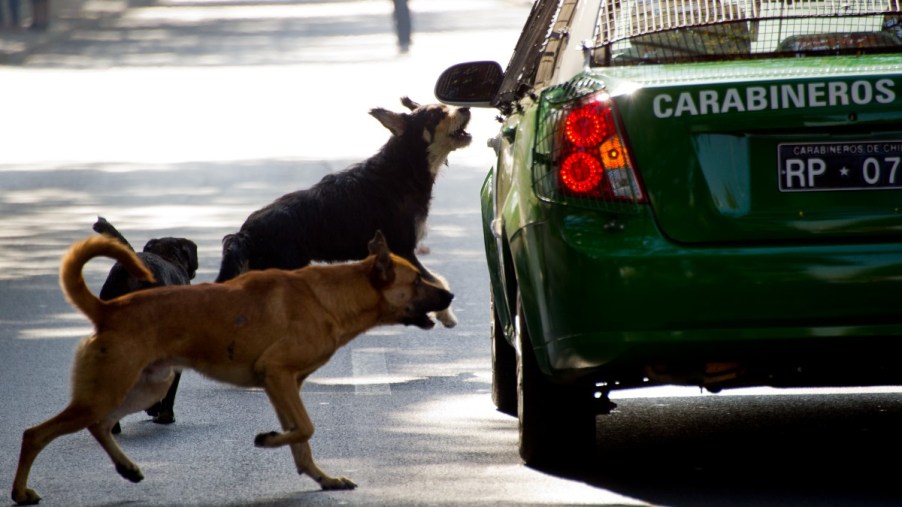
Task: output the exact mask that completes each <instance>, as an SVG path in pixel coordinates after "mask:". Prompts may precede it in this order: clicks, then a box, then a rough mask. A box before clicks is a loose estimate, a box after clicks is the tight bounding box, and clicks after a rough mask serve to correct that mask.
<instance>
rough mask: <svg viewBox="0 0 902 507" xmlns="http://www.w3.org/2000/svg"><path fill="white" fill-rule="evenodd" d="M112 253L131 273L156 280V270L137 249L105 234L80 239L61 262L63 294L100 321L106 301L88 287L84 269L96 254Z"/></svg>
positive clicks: (107, 254)
mask: <svg viewBox="0 0 902 507" xmlns="http://www.w3.org/2000/svg"><path fill="white" fill-rule="evenodd" d="M100 256H102V257H109V258H111V259H114V260H116V261H117V262H119V264H121V265H122V266H124V267H125V269H126V270H128V272H129V273H131V275H132V276H134V277H136V278H139V279H141V280H146V281H148V282H153V281H154V277H153V273H151V272H150V270H149V269H147V267H146V266H145V265H144V263H143V262H141V259H139V258H138V256H137V255H136V254H135V252H134V251H132V250H131V249H129V248H128V247H127V246H125V245H123V244H122V243H120V242H119V240H117V239H114V238H111V237H109V236H106V235H101V236H94V237H91V238H88V239H85V240H82V241H79V242H77V243H75V244H74V245H72V247H71V248H69V251H68V252H67V253H66V255H65V256H64V257H63V262H62V265H61V266H60V286H61V287H62V289H63V294H65V295H66V299H68V300H69V302H70V303H72V304H73V305H74V306H75V307H76V308H78V309H79V310H81V311H82V313H84V314H85V315H86V316H87V317H88V318H89V319H91V322H93V323H94V324H97V321H98V320H99V319H100V312H101V307H102V306H103V305H104V303H103V302H102V301H101V300H100V299H99V298H98V297H97V296H95V295H94V294H92V293H91V291H90V290H89V289H88V285H87V284H86V283H85V277H84V275H83V274H82V269H83V268H84V266H85V264H87V263H88V261H89V260H91V259H93V258H94V257H100Z"/></svg>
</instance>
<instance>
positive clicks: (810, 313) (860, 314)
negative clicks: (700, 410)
mask: <svg viewBox="0 0 902 507" xmlns="http://www.w3.org/2000/svg"><path fill="white" fill-rule="evenodd" d="M662 67H664V66H656V65H648V66H641V67H640V66H633V67H610V68H595V69H591V70H587V71H586V72H587V73H588V74H590V75H591V76H592V77H593V78H596V79H598V80H599V81H600V82H601V83H603V84H604V91H605V92H606V93H607V94H609V95H610V97H611V99H612V101H613V104H614V108H615V116H616V117H617V119H618V124H619V126H620V129H621V130H620V132H621V134H622V135H623V137H624V138H625V140H626V145H627V149H628V150H629V152H630V154H631V156H632V157H633V162H634V167H635V169H636V172H637V174H638V177H639V179H640V180H641V182H642V187H643V189H644V191H645V192H646V198H647V201H648V202H647V203H643V204H639V205H637V206H636V207H635V209H633V210H632V211H630V212H622V213H621V212H617V211H605V210H592V209H586V208H580V207H574V206H567V205H563V204H560V203H555V202H549V201H548V200H543V199H540V198H539V197H538V196H537V195H536V193H535V191H534V179H535V178H534V172H533V171H534V168H533V164H534V160H533V159H534V156H535V154H534V146H535V144H536V142H535V141H536V139H535V138H536V135H537V134H536V132H537V127H538V124H539V123H540V122H541V121H542V118H540V117H539V116H540V114H541V113H540V107H539V103H538V101H536V102H531V103H529V102H527V103H525V105H524V107H522V109H521V110H520V111H519V112H516V113H514V114H512V115H510V116H508V117H507V118H506V120H505V124H504V125H503V126H502V130H501V132H502V134H501V135H499V137H498V139H497V142H498V143H499V145H500V146H499V148H498V152H499V157H498V163H497V166H496V167H495V168H494V169H493V171H492V172H491V173H490V174H489V176H488V177H487V178H486V180H485V183H484V185H483V188H482V192H481V200H482V203H481V205H482V215H483V228H484V234H485V245H486V254H487V260H488V263H489V272H490V274H491V279H490V283H491V290H492V297H493V300H494V301H495V308H496V310H495V311H496V318H497V319H498V320H499V324H500V325H501V326H502V328H503V329H504V330H505V334H506V336H507V338H508V340H509V341H510V342H511V343H513V339H514V332H515V331H514V329H515V326H516V324H517V323H516V319H515V316H516V315H517V313H518V312H517V306H518V305H522V306H523V312H522V314H523V315H525V317H526V319H527V322H525V323H521V325H526V326H527V327H528V329H529V336H530V337H531V338H532V340H533V343H532V346H533V348H534V349H535V353H536V358H537V360H538V363H539V366H540V368H541V370H542V371H543V372H544V373H546V374H547V375H549V376H550V377H551V378H553V379H555V380H556V381H563V382H568V381H572V380H581V379H582V380H585V379H592V380H594V381H598V382H601V381H624V382H626V383H629V382H630V380H628V378H627V377H629V378H634V377H637V374H636V373H635V372H636V371H638V367H640V366H641V365H647V364H654V363H655V362H656V361H679V360H686V361H700V362H708V363H710V362H717V361H723V362H729V361H732V360H737V361H741V360H742V359H743V358H747V357H750V356H754V355H755V354H762V355H766V354H769V353H771V352H772V350H774V349H771V348H769V345H779V346H780V347H785V348H787V350H789V349H792V348H793V347H798V348H800V349H805V348H806V347H809V344H812V346H814V347H821V348H824V352H825V353H829V354H836V355H842V354H843V353H844V352H846V351H852V350H854V349H860V348H861V347H862V346H863V344H875V345H877V346H878V347H879V346H883V345H885V346H888V347H892V346H893V345H898V344H902V188H892V189H880V190H878V189H874V190H869V189H867V188H863V189H862V188H859V189H858V190H854V191H838V190H834V191H805V190H809V189H806V188H804V185H805V184H808V183H812V184H813V181H814V180H813V179H812V178H816V177H819V174H818V173H817V171H816V170H812V169H811V168H806V167H805V166H804V164H802V165H801V166H800V167H802V169H800V172H798V173H792V174H789V173H787V172H786V171H783V170H781V168H784V169H785V167H786V166H780V165H778V150H781V148H780V147H779V146H780V145H781V144H782V145H788V146H787V147H786V148H782V149H784V150H792V149H793V147H794V146H795V145H798V146H800V147H802V148H801V149H806V148H805V147H806V146H810V145H814V144H816V143H820V144H824V143H834V144H835V145H836V146H837V149H838V150H842V149H846V150H856V149H862V150H874V151H875V157H876V158H875V160H876V162H875V164H877V165H876V166H874V167H873V168H872V169H873V170H874V171H875V172H874V174H872V176H874V177H877V176H876V171H877V170H882V174H881V176H880V177H883V178H889V172H890V171H891V170H894V167H891V165H892V162H893V161H892V160H890V161H889V162H887V161H886V160H883V159H884V158H890V159H893V158H895V157H894V156H884V157H882V158H881V153H880V150H881V148H880V145H879V144H878V143H885V144H886V145H887V146H889V145H891V144H899V143H902V57H900V56H896V55H892V56H887V55H874V56H860V57H854V56H851V57H824V58H821V57H818V58H806V59H762V60H752V61H739V62H719V63H710V64H705V63H702V64H698V63H696V64H686V65H667V66H666V69H665V68H662ZM579 77H580V76H577V77H575V78H574V79H578V78H579ZM542 93H548V90H547V89H546V90H544V91H543V92H542ZM807 149H811V148H807ZM888 149H889V151H888V152H886V153H890V155H893V153H892V147H889V148H888ZM785 153H791V151H786V152H785ZM884 155H885V153H884ZM800 160H803V161H807V160H809V158H804V157H803V158H802V159H800ZM793 167H795V166H793ZM815 169H816V168H815ZM806 170H807V171H808V172H805V171H806ZM781 178H782V181H781ZM894 178H895V183H897V184H898V183H900V182H902V166H899V167H898V174H896V175H894ZM781 185H782V186H783V187H782V188H781ZM496 210H497V215H496ZM518 299H520V300H519V301H518ZM875 350H878V349H875ZM625 371H630V372H633V373H631V374H624V373H623V372H625ZM630 375H632V376H630ZM635 382H637V383H638V382H640V381H639V380H635Z"/></svg>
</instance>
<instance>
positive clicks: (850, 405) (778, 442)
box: [539, 394, 902, 506]
mask: <svg viewBox="0 0 902 507" xmlns="http://www.w3.org/2000/svg"><path fill="white" fill-rule="evenodd" d="M743 398H744V399H742V400H741V402H733V401H731V400H728V399H722V398H719V397H711V398H701V399H687V398H677V399H659V400H657V401H658V402H659V403H654V402H653V403H652V405H651V406H648V403H647V402H643V403H642V404H641V406H640V403H637V402H636V401H626V402H622V403H620V402H619V403H620V405H621V408H620V409H618V411H617V412H615V413H614V414H613V415H611V416H602V417H600V418H599V433H598V438H599V443H598V448H597V455H596V460H595V462H594V463H592V464H590V465H589V466H587V467H585V468H566V467H564V468H539V470H540V471H543V472H545V473H549V474H552V475H555V476H558V477H562V478H568V479H573V480H579V481H583V482H585V483H587V484H590V485H592V486H595V487H599V488H605V489H609V490H611V491H614V492H617V493H620V494H623V495H626V496H630V497H633V498H637V499H642V500H645V501H648V502H651V503H653V504H657V505H671V506H680V505H723V502H724V501H725V499H730V503H731V505H800V504H806V505H898V502H899V498H900V496H899V492H898V486H897V484H896V481H897V479H896V475H897V474H896V469H897V466H896V464H895V461H894V457H895V456H899V455H900V453H902V441H900V439H899V438H898V436H897V434H898V428H899V427H900V424H902V399H900V397H899V396H898V394H879V395H864V394H862V395H853V396H847V395H815V396H804V397H802V396H798V397H796V396H785V397H777V398H782V399H780V400H778V401H776V402H775V397H774V396H768V397H763V396H762V397H754V398H751V397H748V398H746V397H743ZM840 398H841V400H840ZM835 401H836V402H841V403H843V404H845V410H843V411H841V412H837V411H836V409H835V407H831V405H832V404H833V402H835ZM632 410H637V411H638V412H639V413H631V411H632Z"/></svg>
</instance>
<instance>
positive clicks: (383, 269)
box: [369, 230, 395, 288]
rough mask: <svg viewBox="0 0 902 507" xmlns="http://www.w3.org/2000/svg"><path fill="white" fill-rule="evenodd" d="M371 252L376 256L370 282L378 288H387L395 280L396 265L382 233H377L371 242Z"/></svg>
mask: <svg viewBox="0 0 902 507" xmlns="http://www.w3.org/2000/svg"><path fill="white" fill-rule="evenodd" d="M369 250H370V255H375V256H376V260H375V262H373V270H372V271H371V272H370V281H371V282H372V284H373V286H374V287H376V288H380V287H385V286H386V285H388V284H390V283H392V282H393V281H394V280H395V265H394V263H393V262H392V260H391V252H389V250H388V245H387V244H386V243H385V236H383V235H382V231H378V230H377V231H376V235H375V236H374V237H373V239H372V240H370V243H369Z"/></svg>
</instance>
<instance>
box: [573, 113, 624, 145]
mask: <svg viewBox="0 0 902 507" xmlns="http://www.w3.org/2000/svg"><path fill="white" fill-rule="evenodd" d="M593 106H594V104H587V105H585V106H583V107H581V108H579V109H577V110H575V111H571V112H570V114H568V115H567V118H566V119H565V120H564V135H566V136H567V140H568V141H570V142H571V143H572V144H573V145H574V146H576V147H579V148H588V147H591V146H596V145H598V144H600V143H601V142H602V141H603V140H604V139H605V138H607V137H609V136H610V135H611V134H612V133H613V130H614V126H613V125H612V124H611V122H610V119H609V117H608V116H610V115H604V114H598V111H597V110H596V108H595V107H593Z"/></svg>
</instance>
